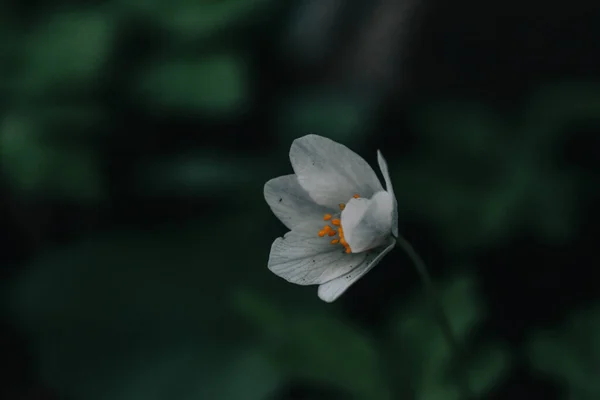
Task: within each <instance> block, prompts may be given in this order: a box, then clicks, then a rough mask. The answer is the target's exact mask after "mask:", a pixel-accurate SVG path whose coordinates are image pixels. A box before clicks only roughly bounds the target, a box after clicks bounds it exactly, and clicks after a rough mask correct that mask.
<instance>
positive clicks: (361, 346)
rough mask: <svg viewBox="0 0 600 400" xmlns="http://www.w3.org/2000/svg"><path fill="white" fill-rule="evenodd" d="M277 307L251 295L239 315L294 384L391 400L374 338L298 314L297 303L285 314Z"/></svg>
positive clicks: (325, 317)
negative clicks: (302, 381)
mask: <svg viewBox="0 0 600 400" xmlns="http://www.w3.org/2000/svg"><path fill="white" fill-rule="evenodd" d="M314 297H315V298H316V296H314ZM277 303H278V302H276V301H269V300H268V299H265V298H263V297H262V296H260V295H259V294H258V293H256V292H253V291H248V290H246V291H243V292H240V293H239V294H238V299H237V301H236V304H237V309H238V312H240V313H241V314H242V315H244V316H245V318H246V319H248V320H249V321H250V322H251V323H253V324H254V325H255V326H256V327H258V330H259V335H262V336H263V338H264V342H265V345H266V346H267V348H268V349H269V350H270V355H271V357H272V359H273V361H274V363H275V364H276V365H277V367H278V368H279V369H280V370H281V371H284V372H285V373H286V375H288V376H290V377H291V378H292V379H299V380H304V381H308V382H312V383H318V384H325V385H330V386H331V387H332V388H337V389H338V390H341V391H343V392H345V393H347V394H348V395H350V396H352V398H357V399H366V398H368V399H373V400H380V399H381V400H383V399H390V398H391V393H390V389H389V386H388V383H387V382H386V380H385V378H384V371H383V370H382V365H381V360H380V356H379V354H378V351H377V348H376V345H375V343H374V342H373V340H372V339H371V338H370V337H368V336H367V335H366V334H365V333H364V332H362V331H360V330H358V329H357V328H355V327H353V326H352V325H350V324H349V323H347V322H345V321H342V320H340V319H339V318H337V317H336V316H335V315H332V314H329V313H323V312H322V311H320V312H319V311H316V312H312V313H310V314H307V313H299V312H298V311H297V310H298V308H297V307H296V306H295V305H294V303H289V308H287V309H284V308H283V306H282V302H281V301H280V302H279V305H278V306H277V305H276V304H277ZM283 304H285V303H283Z"/></svg>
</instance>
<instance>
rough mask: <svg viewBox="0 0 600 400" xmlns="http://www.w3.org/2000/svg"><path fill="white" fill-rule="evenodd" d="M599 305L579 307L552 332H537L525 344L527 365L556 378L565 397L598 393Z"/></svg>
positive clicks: (585, 399) (584, 397)
mask: <svg viewBox="0 0 600 400" xmlns="http://www.w3.org/2000/svg"><path fill="white" fill-rule="evenodd" d="M598 338H600V307H599V306H596V307H595V308H591V309H589V310H582V311H580V312H579V313H577V314H575V315H574V316H573V317H571V318H570V319H569V320H567V321H565V323H564V324H563V325H562V326H561V327H560V328H559V329H558V330H557V331H556V332H551V331H546V332H537V333H536V334H534V335H533V337H532V338H531V340H530V342H529V345H528V352H527V354H528V358H529V360H530V362H531V366H532V367H533V368H534V369H536V370H539V371H541V372H544V373H546V374H549V375H551V376H554V377H557V378H560V379H561V380H562V381H563V382H564V383H565V384H566V385H567V389H568V392H569V393H570V397H569V398H577V399H581V400H592V399H597V398H598V397H599V396H600V382H599V381H598V373H599V372H600V371H599V369H598V365H600V340H599V339H598Z"/></svg>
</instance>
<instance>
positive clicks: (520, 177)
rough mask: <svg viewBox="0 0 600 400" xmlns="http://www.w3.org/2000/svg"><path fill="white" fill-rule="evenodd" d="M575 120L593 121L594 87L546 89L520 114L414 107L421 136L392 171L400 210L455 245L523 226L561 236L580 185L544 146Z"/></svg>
mask: <svg viewBox="0 0 600 400" xmlns="http://www.w3.org/2000/svg"><path fill="white" fill-rule="evenodd" d="M579 121H585V122H588V121H596V123H598V122H600V88H599V87H593V86H592V87H590V86H588V85H586V86H582V85H575V84H572V85H565V84H560V85H554V86H550V87H547V88H544V89H543V90H541V91H540V92H539V93H535V94H534V95H533V96H532V98H531V99H530V100H529V102H528V104H527V105H526V107H525V109H524V110H523V111H522V113H521V115H518V116H501V115H499V114H498V113H496V112H494V111H493V110H491V109H489V108H487V107H486V106H484V105H482V104H477V103H474V102H469V101H456V100H445V101H438V102H431V103H425V104H422V105H420V106H419V107H418V108H417V109H416V111H415V113H414V124H415V125H416V129H418V131H419V132H420V133H421V134H422V138H423V143H422V145H421V146H420V149H419V151H417V152H416V153H415V154H414V155H413V156H411V157H409V158H408V159H407V160H405V161H404V162H402V164H401V167H400V166H399V167H397V168H396V169H395V170H394V177H395V179H396V180H398V181H399V182H400V183H399V184H396V185H399V187H402V188H404V193H405V194H404V198H402V199H401V202H402V206H401V207H400V212H404V213H405V214H409V213H411V214H416V215H420V216H422V217H423V218H424V219H426V220H428V221H429V222H430V223H431V224H433V225H434V226H435V228H436V230H438V231H439V232H441V234H442V235H443V240H444V242H445V243H447V245H449V246H451V247H454V248H457V249H463V250H464V249H467V248H472V247H475V246H490V245H491V244H493V243H498V242H501V241H503V240H506V239H507V238H508V236H509V235H511V234H512V233H513V232H514V231H515V230H517V229H522V228H525V229H529V230H531V231H534V232H536V234H537V235H539V236H540V237H542V238H544V239H546V240H549V241H550V242H562V241H564V240H566V239H567V238H569V237H570V236H571V235H572V232H573V230H574V228H575V226H574V224H575V220H574V219H575V215H574V213H575V211H576V208H577V200H578V188H580V187H581V183H580V182H578V178H577V176H576V175H575V173H574V171H569V170H565V169H559V168H555V167H553V166H552V165H553V164H554V160H553V159H552V155H553V153H552V147H554V146H555V144H556V142H557V140H558V139H560V137H561V134H562V132H563V131H562V129H564V127H565V126H567V125H568V124H572V123H577V122H579Z"/></svg>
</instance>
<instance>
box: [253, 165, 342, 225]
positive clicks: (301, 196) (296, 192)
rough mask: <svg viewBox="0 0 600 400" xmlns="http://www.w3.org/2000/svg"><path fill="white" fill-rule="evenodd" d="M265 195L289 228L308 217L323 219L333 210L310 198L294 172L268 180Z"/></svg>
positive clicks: (274, 212) (278, 216)
mask: <svg viewBox="0 0 600 400" xmlns="http://www.w3.org/2000/svg"><path fill="white" fill-rule="evenodd" d="M264 195H265V200H266V201H267V204H269V206H270V207H271V210H273V214H275V215H276V216H277V218H279V220H281V222H283V223H284V224H285V226H287V227H288V228H289V229H293V228H294V227H295V226H297V225H298V224H300V223H304V222H306V220H307V219H309V220H310V219H315V220H322V219H323V215H325V214H326V213H331V210H329V209H328V208H326V207H323V206H320V205H318V204H317V203H315V202H314V200H313V199H311V198H310V196H309V195H308V193H307V192H306V190H304V189H302V186H300V184H299V183H298V179H297V177H296V175H294V174H292V175H284V176H280V177H278V178H274V179H271V180H270V181H268V182H267V183H266V184H265V187H264Z"/></svg>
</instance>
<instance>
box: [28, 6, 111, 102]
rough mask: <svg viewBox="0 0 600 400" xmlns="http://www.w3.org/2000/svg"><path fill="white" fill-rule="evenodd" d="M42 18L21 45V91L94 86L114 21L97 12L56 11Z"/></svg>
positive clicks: (63, 90) (32, 93) (39, 92)
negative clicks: (22, 45)
mask: <svg viewBox="0 0 600 400" xmlns="http://www.w3.org/2000/svg"><path fill="white" fill-rule="evenodd" d="M45 21H46V22H45V23H44V24H42V25H41V26H40V27H39V28H38V29H36V30H35V31H34V32H33V33H31V34H30V35H29V37H28V38H27V40H26V41H25V44H24V46H25V47H24V52H25V59H24V64H23V68H22V69H21V71H20V77H19V82H18V84H19V87H20V88H21V90H22V91H23V93H24V94H25V95H28V96H44V97H45V96H49V97H54V96H55V95H56V93H69V92H76V93H77V92H80V91H82V90H83V91H86V90H88V89H89V88H91V87H95V86H97V85H98V83H99V82H100V77H101V73H102V72H103V69H104V68H105V67H106V64H107V62H108V59H109V56H110V54H111V51H112V48H113V44H114V39H115V34H116V31H117V30H116V24H115V21H114V20H113V19H111V17H110V15H108V14H104V13H101V12H98V11H89V12H60V13H55V14H53V15H50V16H46V18H45Z"/></svg>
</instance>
